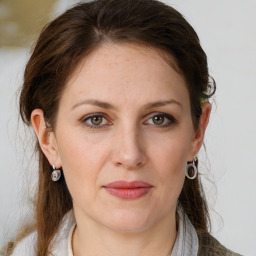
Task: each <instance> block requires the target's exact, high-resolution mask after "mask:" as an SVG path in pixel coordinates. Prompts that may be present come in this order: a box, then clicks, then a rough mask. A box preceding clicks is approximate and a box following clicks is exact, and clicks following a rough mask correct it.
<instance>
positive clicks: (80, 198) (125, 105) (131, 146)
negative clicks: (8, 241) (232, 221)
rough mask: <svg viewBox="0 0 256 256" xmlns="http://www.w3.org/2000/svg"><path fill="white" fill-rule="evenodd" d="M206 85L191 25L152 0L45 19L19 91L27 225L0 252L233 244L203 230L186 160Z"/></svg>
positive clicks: (211, 248)
mask: <svg viewBox="0 0 256 256" xmlns="http://www.w3.org/2000/svg"><path fill="white" fill-rule="evenodd" d="M214 92H215V84H214V82H211V79H210V76H209V73H208V68H207V58H206V55H205V53H204V51H203V50H202V48H201V46H200V43H199V39H198V37H197V34H196V32H195V31H194V30H193V28H192V27H191V26H190V25H189V24H188V23H187V21H186V20H185V19H184V18H183V17H182V15H181V14H180V13H178V12H177V11H176V10H174V9H173V8H171V7H169V6H166V5H164V4H163V3H161V2H158V1H155V0H139V1H138V0H98V1H93V2H90V3H83V4H80V5H77V6H75V7H73V8H72V9H70V10H68V11H67V12H66V13H64V14H63V15H61V16H60V17H58V18H57V19H55V20H54V21H53V22H51V23H50V24H49V25H48V26H47V27H46V28H45V29H44V30H43V32H42V33H41V35H40V37H39V39H38V41H37V44H36V46H35V49H34V51H33V53H32V56H31V58H30V60H29V62H28V64H27V66H26V70H25V75H24V84H23V87H22V91H21V95H20V113H21V117H22V119H23V121H24V122H25V123H26V124H27V125H29V126H30V125H32V126H33V128H34V131H35V134H36V136H37V150H38V154H39V180H38V191H37V195H36V200H35V201H36V206H35V223H34V225H33V229H34V230H33V231H32V230H31V231H28V232H27V233H26V234H25V237H24V239H22V240H21V241H20V242H19V243H18V242H16V246H14V245H13V246H10V247H12V248H9V250H8V251H9V254H11V255H14V256H16V255H19V256H21V255H33V256H34V255H35V256H39V255H40V256H46V255H56V256H62V255H68V256H71V255H73V256H82V255H123V256H125V255H160V256H161V255H163V256H166V255H172V256H174V255H190V256H191V255H238V254H235V253H232V252H231V251H229V250H227V249H226V248H224V247H223V246H222V245H221V244H220V243H219V242H218V241H217V240H215V239H214V238H213V237H212V236H211V235H210V234H209V226H210V219H209V214H208V211H207V202H206V200H205V198H204V193H203V188H202V186H201V183H200V176H199V175H200V174H199V173H198V170H197V167H198V159H197V154H198V152H199V149H200V147H201V145H202V143H203V138H204V133H205V129H206V127H207V124H208V120H209V116H210V111H211V105H210V103H209V102H208V99H209V98H210V97H211V96H212V95H213V94H214ZM11 251H13V252H11Z"/></svg>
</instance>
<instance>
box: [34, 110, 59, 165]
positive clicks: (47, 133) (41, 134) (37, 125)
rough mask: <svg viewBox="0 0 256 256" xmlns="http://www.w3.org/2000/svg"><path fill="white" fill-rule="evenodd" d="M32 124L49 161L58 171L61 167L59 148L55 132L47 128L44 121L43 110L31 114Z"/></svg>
mask: <svg viewBox="0 0 256 256" xmlns="http://www.w3.org/2000/svg"><path fill="white" fill-rule="evenodd" d="M31 123H32V126H33V128H34V131H35V133H36V136H37V139H38V142H39V145H40V147H41V149H42V151H43V153H44V155H45V156H46V158H47V159H48V161H49V163H50V165H53V164H54V165H55V167H56V168H57V169H59V168H60V167H61V161H60V157H59V153H58V147H57V142H56V138H55V135H54V132H53V131H52V130H51V129H50V128H49V127H47V123H46V121H45V119H44V112H43V111H42V110H41V109H34V110H33V111H32V113H31Z"/></svg>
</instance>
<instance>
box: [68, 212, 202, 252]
mask: <svg viewBox="0 0 256 256" xmlns="http://www.w3.org/2000/svg"><path fill="white" fill-rule="evenodd" d="M178 214H179V226H178V232H177V236H176V240H175V243H174V246H173V249H172V252H171V254H170V256H197V254H198V237H197V233H196V230H195V228H194V227H193V225H192V223H191V222H190V220H189V218H188V217H187V215H186V214H185V213H183V211H182V209H178ZM70 215H71V216H70ZM70 218H71V220H70ZM66 219H69V221H68V223H67V225H66V227H67V226H68V229H69V234H68V240H67V242H68V244H67V247H66V248H67V256H73V250H72V236H73V232H74V229H75V226H76V224H75V222H74V220H72V219H74V216H73V213H69V218H66Z"/></svg>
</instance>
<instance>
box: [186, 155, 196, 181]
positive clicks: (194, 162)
mask: <svg viewBox="0 0 256 256" xmlns="http://www.w3.org/2000/svg"><path fill="white" fill-rule="evenodd" d="M197 160H198V159H197V157H196V156H195V157H194V160H193V162H192V163H190V164H187V167H186V173H185V174H186V176H187V178H189V179H190V180H193V179H195V177H196V175H197V167H196V161H197ZM191 168H193V172H194V174H193V175H192V176H190V174H189V170H190V169H191Z"/></svg>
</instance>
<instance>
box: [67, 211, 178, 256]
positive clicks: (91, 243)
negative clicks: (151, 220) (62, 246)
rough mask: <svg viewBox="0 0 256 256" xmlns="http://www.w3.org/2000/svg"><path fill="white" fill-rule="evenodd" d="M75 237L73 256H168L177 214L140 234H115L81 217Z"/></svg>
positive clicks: (172, 243) (173, 238)
mask: <svg viewBox="0 0 256 256" xmlns="http://www.w3.org/2000/svg"><path fill="white" fill-rule="evenodd" d="M77 217H78V216H76V219H77V220H80V221H77V227H76V229H75V231H74V234H73V245H72V246H73V255H74V256H87V255H95V256H96V255H106V256H113V255H120V256H130V255H133V256H146V255H147V256H149V255H152V256H153V255H158V256H168V255H170V253H171V251H172V248H173V246H174V243H175V239H176V233H177V232H176V219H175V212H173V213H170V214H168V215H166V216H164V217H163V218H162V219H161V220H159V222H158V223H157V224H155V225H153V226H151V227H150V228H148V229H145V230H143V231H138V232H118V231H113V230H111V229H109V228H107V227H105V226H102V225H100V224H98V223H94V222H93V221H92V220H86V221H84V220H83V221H81V219H79V218H77Z"/></svg>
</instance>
